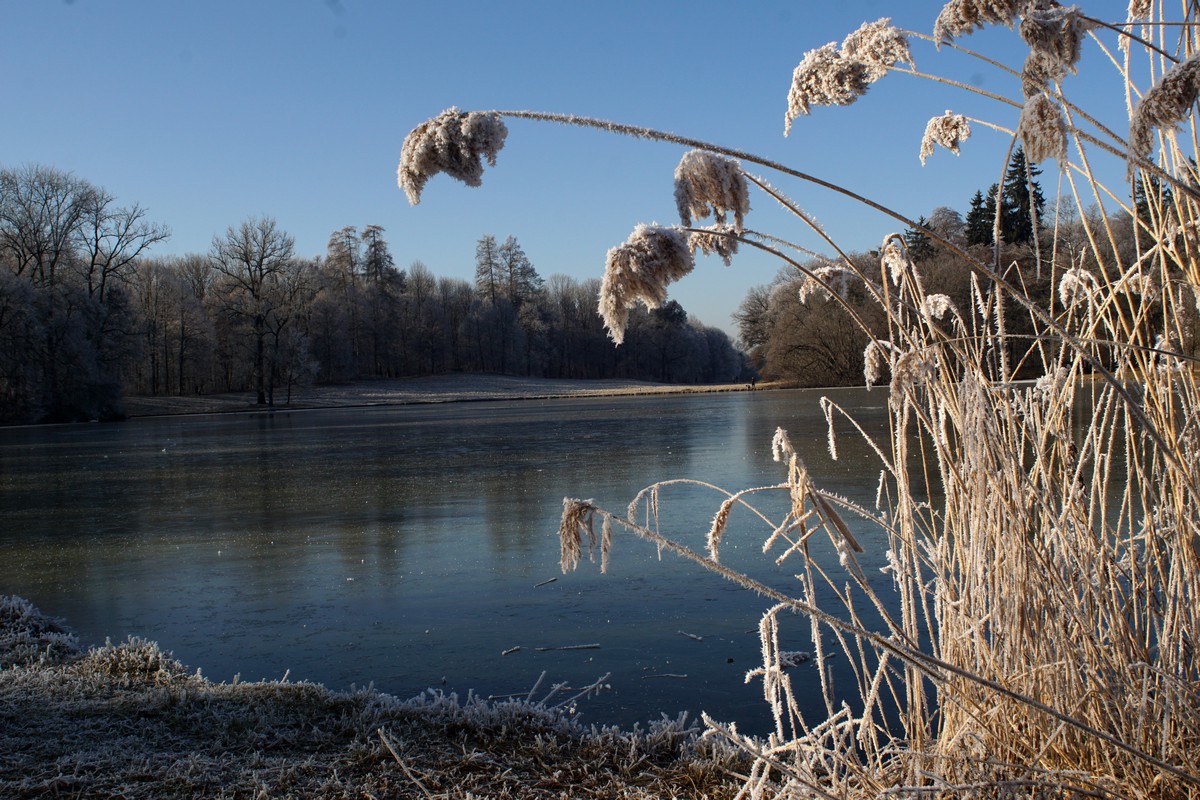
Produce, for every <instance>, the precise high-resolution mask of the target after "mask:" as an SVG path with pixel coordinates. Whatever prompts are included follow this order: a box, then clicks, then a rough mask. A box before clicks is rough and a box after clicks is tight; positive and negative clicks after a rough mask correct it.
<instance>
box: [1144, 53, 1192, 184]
mask: <svg viewBox="0 0 1200 800" xmlns="http://www.w3.org/2000/svg"><path fill="white" fill-rule="evenodd" d="M1197 97H1200V55H1196V56H1192V57H1191V58H1189V59H1188V60H1187V61H1184V62H1182V63H1179V64H1176V65H1175V66H1174V67H1172V68H1171V69H1170V70H1169V71H1168V72H1167V73H1166V74H1165V75H1163V77H1162V79H1161V80H1159V82H1158V83H1157V84H1155V85H1154V87H1153V88H1152V89H1150V91H1148V92H1146V95H1145V96H1144V97H1143V98H1142V100H1141V102H1139V103H1138V104H1137V107H1136V108H1134V110H1133V117H1132V119H1131V120H1130V123H1129V155H1130V156H1131V157H1133V158H1138V159H1148V158H1150V153H1151V152H1152V151H1153V149H1154V132H1155V131H1156V130H1163V129H1165V130H1172V129H1174V127H1175V126H1176V125H1178V124H1179V123H1181V122H1183V121H1184V120H1185V119H1187V116H1188V114H1189V113H1191V110H1192V106H1193V105H1195V103H1196V99H1197ZM1131 166H1132V165H1131Z"/></svg>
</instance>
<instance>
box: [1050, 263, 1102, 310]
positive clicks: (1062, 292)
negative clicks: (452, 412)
mask: <svg viewBox="0 0 1200 800" xmlns="http://www.w3.org/2000/svg"><path fill="white" fill-rule="evenodd" d="M1097 287H1098V284H1097V283H1096V276H1095V275H1093V274H1092V273H1090V272H1088V271H1087V270H1086V269H1081V268H1079V267H1075V268H1072V269H1069V270H1067V271H1066V272H1064V273H1063V276H1062V278H1061V279H1060V280H1059V282H1058V299H1059V302H1061V303H1062V304H1063V305H1064V306H1066V307H1067V308H1070V307H1071V306H1074V305H1078V304H1079V303H1084V302H1091V299H1092V295H1093V294H1094V293H1095V291H1096V289H1097Z"/></svg>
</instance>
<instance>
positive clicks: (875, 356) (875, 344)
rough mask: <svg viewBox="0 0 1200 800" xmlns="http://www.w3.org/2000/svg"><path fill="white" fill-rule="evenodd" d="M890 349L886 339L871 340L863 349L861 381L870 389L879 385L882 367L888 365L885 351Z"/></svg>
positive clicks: (889, 343)
mask: <svg viewBox="0 0 1200 800" xmlns="http://www.w3.org/2000/svg"><path fill="white" fill-rule="evenodd" d="M891 349H892V343H891V342H889V341H887V340H886V339H872V340H871V341H869V342H867V346H866V347H865V348H864V349H863V379H864V380H865V381H866V383H867V388H868V389H870V388H871V387H872V386H874V385H875V384H877V383H879V378H880V376H881V375H882V373H883V367H884V366H885V365H887V364H888V357H887V352H886V350H891Z"/></svg>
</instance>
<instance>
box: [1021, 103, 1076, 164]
mask: <svg viewBox="0 0 1200 800" xmlns="http://www.w3.org/2000/svg"><path fill="white" fill-rule="evenodd" d="M1017 133H1018V135H1019V136H1020V137H1021V140H1022V141H1023V142H1024V143H1025V156H1026V157H1027V158H1028V159H1029V161H1030V163H1034V164H1036V163H1038V162H1040V161H1045V160H1046V159H1047V158H1053V159H1054V160H1055V161H1057V162H1058V163H1059V165H1060V166H1061V165H1064V164H1065V163H1066V160H1067V122H1066V120H1065V119H1064V118H1063V113H1062V109H1060V108H1059V107H1058V104H1057V103H1055V102H1054V101H1053V100H1051V99H1050V98H1049V97H1047V96H1046V95H1044V94H1040V93H1039V94H1035V95H1033V96H1032V97H1028V98H1026V99H1025V106H1024V108H1022V109H1021V121H1020V123H1019V124H1018V125H1017Z"/></svg>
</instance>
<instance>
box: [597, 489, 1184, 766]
mask: <svg viewBox="0 0 1200 800" xmlns="http://www.w3.org/2000/svg"><path fill="white" fill-rule="evenodd" d="M596 513H598V514H601V515H603V516H605V517H607V518H608V519H609V520H611V521H612V522H615V523H616V524H618V525H621V526H623V527H625V528H627V529H628V530H630V531H632V532H633V533H635V534H636V535H637V536H639V537H641V538H643V539H646V540H648V541H651V542H653V543H654V544H655V545H657V546H658V547H660V548H661V549H663V550H669V551H670V552H672V553H675V554H676V555H677V556H680V557H682V558H684V559H687V560H688V561H691V562H692V563H694V564H698V565H699V566H701V567H703V568H705V569H707V570H709V571H710V572H715V573H716V574H718V575H720V576H721V577H723V578H726V579H727V580H730V581H732V582H734V583H736V584H738V585H739V586H742V587H745V588H746V589H749V590H750V591H752V592H755V593H756V594H758V595H760V596H762V597H766V598H768V599H770V600H774V601H775V602H777V603H781V604H783V605H786V606H787V607H788V608H791V609H792V610H794V611H797V612H799V613H801V614H804V615H806V616H808V617H809V618H811V619H814V620H817V621H819V622H821V623H822V624H824V625H827V626H828V627H829V628H831V629H833V630H835V631H839V632H841V633H843V634H846V635H848V636H853V637H855V638H858V639H862V640H865V641H867V642H870V643H871V644H872V645H874V646H875V647H877V648H879V649H880V650H882V651H883V652H886V653H890V654H891V655H894V656H896V657H897V658H899V659H901V660H902V661H904V662H905V663H907V664H909V665H911V666H912V667H913V668H914V669H916V670H918V671H920V672H921V673H922V674H924V675H925V676H927V677H928V678H929V679H930V680H933V681H935V682H936V683H939V684H940V683H944V682H945V681H946V674H945V673H949V674H950V675H953V676H955V677H958V678H962V679H963V680H966V681H970V682H972V683H974V684H976V685H979V686H983V687H985V688H987V689H990V690H991V691H993V692H996V693H997V694H1000V695H1003V696H1004V697H1007V698H1009V699H1010V700H1014V701H1016V702H1018V703H1020V704H1022V705H1025V706H1028V707H1029V708H1032V709H1035V710H1037V711H1040V712H1042V713H1043V714H1046V715H1048V716H1050V717H1053V718H1054V719H1056V720H1058V721H1059V722H1061V723H1063V724H1065V725H1067V726H1069V727H1072V728H1075V729H1076V730H1078V731H1080V732H1082V733H1085V734H1087V735H1089V736H1094V737H1095V738H1097V739H1099V740H1101V741H1104V742H1107V743H1108V744H1110V745H1112V746H1113V747H1115V748H1117V749H1118V750H1121V751H1123V752H1125V753H1128V754H1129V755H1131V756H1133V757H1134V758H1137V759H1139V760H1141V761H1144V762H1146V763H1147V764H1150V765H1152V766H1154V767H1157V768H1158V769H1161V770H1163V771H1164V772H1169V773H1171V774H1172V775H1174V776H1175V777H1177V778H1179V779H1180V780H1182V781H1184V782H1185V783H1189V784H1191V785H1193V786H1197V787H1200V776H1197V775H1192V774H1191V773H1189V772H1187V771H1186V770H1183V769H1181V768H1179V767H1177V766H1174V765H1173V764H1168V763H1167V762H1165V761H1162V760H1161V759H1158V758H1155V757H1154V756H1153V755H1151V754H1150V753H1147V752H1145V751H1144V750H1141V749H1139V748H1137V747H1134V746H1133V745H1131V744H1128V743H1127V742H1124V741H1122V740H1121V739H1118V738H1117V737H1115V736H1113V735H1112V734H1109V733H1106V732H1104V731H1102V730H1100V729H1098V728H1094V727H1092V726H1091V725H1088V724H1087V723H1086V722H1083V721H1081V720H1078V719H1075V718H1074V717H1072V716H1070V715H1069V714H1067V713H1065V712H1063V711H1059V710H1058V709H1056V708H1053V707H1052V706H1048V705H1046V704H1045V703H1042V702H1040V701H1039V700H1036V699H1034V698H1032V697H1029V696H1027V695H1024V694H1021V693H1020V692H1017V691H1015V690H1013V689H1010V688H1008V687H1007V686H1005V685H1004V684H1002V683H999V682H997V681H994V680H991V679H989V678H985V677H984V676H982V675H979V674H977V673H974V672H971V671H970V670H967V669H964V668H962V667H959V666H957V665H955V664H951V663H950V662H948V661H943V660H942V659H940V658H938V657H937V656H933V655H930V654H928V653H924V652H922V651H921V650H919V649H918V648H917V647H916V646H914V645H913V644H911V643H908V642H905V641H903V640H902V639H901V638H899V637H897V636H896V635H895V634H894V633H893V635H891V636H882V635H880V634H878V633H876V632H874V631H871V630H868V629H866V628H864V627H862V626H861V625H855V624H853V623H850V622H846V621H845V620H843V619H840V618H838V617H835V616H833V615H832V614H829V613H828V612H825V611H822V610H821V609H819V608H817V607H816V606H814V605H811V604H809V603H805V602H804V601H802V600H797V599H796V598H794V597H791V596H790V595H786V594H784V593H783V592H781V591H779V590H778V589H774V588H772V587H770V586H767V585H766V584H764V583H761V582H760V581H756V580H754V579H753V578H751V577H750V576H748V575H745V574H743V573H740V572H737V571H736V570H732V569H730V568H729V567H726V566H725V565H723V564H721V563H720V562H717V561H713V560H712V559H711V558H708V557H706V556H704V555H702V554H700V553H698V552H696V551H695V550H693V549H691V548H690V547H688V546H686V545H683V544H680V543H679V542H676V541H675V540H674V539H670V538H668V537H666V536H663V535H662V534H661V533H658V532H657V531H653V530H651V529H649V528H647V527H644V526H642V525H638V524H637V523H635V522H631V521H629V520H627V519H622V518H620V517H617V516H615V515H613V514H611V513H609V512H607V511H604V510H603V509H597V511H596Z"/></svg>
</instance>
